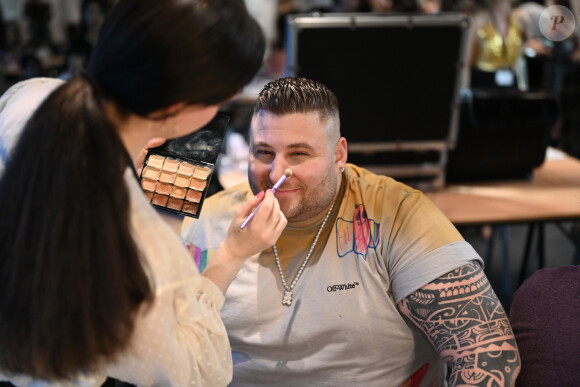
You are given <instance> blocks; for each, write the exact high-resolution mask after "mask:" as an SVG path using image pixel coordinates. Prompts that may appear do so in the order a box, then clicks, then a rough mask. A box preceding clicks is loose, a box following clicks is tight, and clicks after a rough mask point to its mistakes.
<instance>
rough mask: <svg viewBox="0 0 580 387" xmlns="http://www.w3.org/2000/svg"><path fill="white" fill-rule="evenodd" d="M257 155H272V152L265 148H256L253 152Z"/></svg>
mask: <svg viewBox="0 0 580 387" xmlns="http://www.w3.org/2000/svg"><path fill="white" fill-rule="evenodd" d="M255 153H256V154H257V155H272V154H273V153H272V152H270V151H267V150H257V151H256V152H255Z"/></svg>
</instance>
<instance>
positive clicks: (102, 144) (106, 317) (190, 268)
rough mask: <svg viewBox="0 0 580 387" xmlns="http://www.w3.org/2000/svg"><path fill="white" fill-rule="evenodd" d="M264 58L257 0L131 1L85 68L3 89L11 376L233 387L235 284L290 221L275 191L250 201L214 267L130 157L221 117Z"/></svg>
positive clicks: (2, 218) (2, 359) (4, 308)
mask: <svg viewBox="0 0 580 387" xmlns="http://www.w3.org/2000/svg"><path fill="white" fill-rule="evenodd" d="M263 54H264V38H263V36H262V32H261V30H260V28H259V26H258V24H257V23H256V21H255V20H253V19H252V18H251V17H250V16H249V14H248V13H247V11H246V8H245V6H244V4H243V2H242V0H163V1H160V0H120V1H119V2H118V3H117V4H116V5H115V7H114V8H113V10H112V12H111V13H110V15H109V16H108V19H107V20H106V22H105V24H104V25H103V27H102V29H101V32H100V36H99V39H98V43H97V46H96V47H95V49H94V51H93V53H92V57H91V59H90V63H89V65H88V71H87V72H86V73H85V74H84V75H83V76H80V77H76V78H72V79H71V80H69V81H68V82H66V83H65V82H62V81H59V80H55V79H47V78H43V79H32V80H28V81H25V82H22V83H19V84H17V85H15V86H13V87H12V88H11V89H10V90H9V91H8V92H7V93H6V94H5V95H4V96H3V97H2V99H1V100H0V156H1V157H2V165H4V168H5V169H4V171H3V174H2V177H1V180H0V214H1V215H0V380H10V381H11V382H12V383H14V384H15V385H18V386H28V385H31V384H33V383H35V382H37V381H42V382H41V383H40V384H42V385H43V386H44V385H59V386H81V385H82V386H99V385H101V384H102V383H103V382H104V381H105V380H106V378H107V376H109V377H112V378H115V379H117V380H122V381H125V382H129V383H133V384H136V385H138V386H180V387H182V386H225V385H227V384H228V382H229V381H230V380H231V377H232V360H231V352H230V345H229V342H228V337H227V334H226V331H225V329H224V325H223V323H222V321H221V319H220V314H219V312H220V308H221V306H222V304H223V302H224V295H223V293H224V292H225V291H226V289H227V287H228V285H229V283H230V282H231V280H232V279H233V277H234V275H235V274H236V273H237V272H238V270H239V268H240V267H241V265H242V263H243V262H244V260H245V259H246V258H247V257H249V256H251V255H254V254H256V253H258V252H260V251H262V250H263V249H264V248H266V247H267V246H270V245H272V243H274V242H275V241H276V239H277V237H278V236H279V234H280V233H281V231H282V229H283V228H284V227H285V225H286V219H285V217H284V215H283V214H282V213H281V211H280V209H279V205H278V202H277V200H276V198H275V197H274V196H273V194H272V193H271V192H266V193H265V194H264V195H260V196H259V197H255V198H254V197H252V198H249V200H248V201H246V202H245V203H244V204H243V205H242V206H241V207H240V210H239V211H237V212H236V215H235V216H234V217H233V220H232V224H231V227H230V231H229V232H228V233H227V236H226V237H225V239H224V240H223V242H222V243H221V245H220V248H219V249H218V252H217V256H216V258H215V259H214V260H213V261H212V262H211V264H210V265H208V268H207V270H206V272H204V276H200V275H199V272H198V271H197V268H196V267H195V265H194V263H193V262H192V260H191V259H190V257H189V255H188V253H187V251H186V250H185V249H184V247H183V245H182V244H181V241H180V240H179V237H178V236H177V235H176V234H175V232H174V231H173V230H172V229H171V228H170V227H169V226H168V225H167V224H166V223H164V222H163V220H162V219H161V218H160V216H159V214H158V213H157V212H156V211H155V210H154V209H153V208H152V207H151V205H150V204H149V203H148V202H147V200H146V198H145V196H144V194H143V192H142V191H141V188H140V186H139V183H138V181H137V177H136V174H135V170H134V169H133V167H132V165H131V160H133V159H135V158H136V157H137V154H138V153H139V152H140V151H141V150H142V149H143V147H144V146H145V144H146V143H147V142H148V141H149V140H150V139H152V138H155V137H169V138H174V137H178V136H182V135H185V134H187V133H190V132H193V131H195V130H197V129H199V128H200V127H202V126H203V125H205V124H206V123H207V122H208V121H210V119H211V118H212V117H214V115H215V114H216V112H217V111H218V108H219V107H220V105H221V104H222V103H223V102H224V101H226V100H228V99H229V98H231V97H232V96H234V95H235V94H236V93H237V92H238V91H239V90H240V89H241V88H242V87H243V86H244V85H245V84H246V83H247V82H249V81H250V80H251V79H252V77H253V76H254V75H255V74H256V72H257V70H258V69H259V68H260V66H261V64H262V59H263ZM29 117H30V119H28V118H29ZM2 165H0V166H2ZM0 173H1V171H0ZM259 203H262V204H261V208H260V210H259V211H258V212H257V213H256V215H255V217H254V219H253V222H252V224H250V225H249V226H248V227H247V228H246V229H245V230H244V232H243V233H242V232H240V231H239V228H240V225H241V223H242V222H243V220H244V219H245V217H246V216H248V214H249V213H250V212H251V211H252V209H253V208H254V207H256V206H257V205H258V204H259ZM214 261H215V262H214ZM43 382H48V384H43ZM34 385H36V384H34Z"/></svg>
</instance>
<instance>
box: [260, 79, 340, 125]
mask: <svg viewBox="0 0 580 387" xmlns="http://www.w3.org/2000/svg"><path fill="white" fill-rule="evenodd" d="M260 111H266V112H269V113H273V114H276V115H283V114H290V113H309V112H318V113H319V114H320V118H321V119H325V118H328V117H334V116H336V117H338V100H337V98H336V96H335V95H334V93H333V92H332V91H330V89H329V88H328V87H326V86H325V85H324V84H322V83H320V82H316V81H313V80H311V79H307V78H303V77H287V78H280V79H277V80H275V81H272V82H269V83H268V84H266V86H264V88H263V89H262V91H261V92H260V94H259V96H258V101H257V102H256V106H255V107H254V114H256V113H258V112H260Z"/></svg>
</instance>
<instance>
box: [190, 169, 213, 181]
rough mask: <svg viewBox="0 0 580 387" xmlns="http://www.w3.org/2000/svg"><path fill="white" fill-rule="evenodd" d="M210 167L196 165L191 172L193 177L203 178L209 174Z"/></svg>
mask: <svg viewBox="0 0 580 387" xmlns="http://www.w3.org/2000/svg"><path fill="white" fill-rule="evenodd" d="M209 172H210V169H209V168H206V167H197V168H195V171H194V172H193V177H195V178H197V179H202V180H205V179H207V177H208V176H209Z"/></svg>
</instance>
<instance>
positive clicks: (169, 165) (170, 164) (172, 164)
mask: <svg viewBox="0 0 580 387" xmlns="http://www.w3.org/2000/svg"><path fill="white" fill-rule="evenodd" d="M177 168H179V161H177V160H172V159H165V162H164V163H163V170H164V171H168V172H177Z"/></svg>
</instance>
